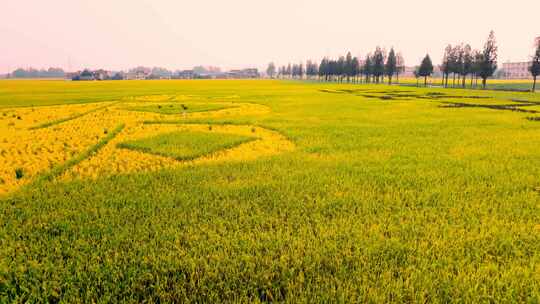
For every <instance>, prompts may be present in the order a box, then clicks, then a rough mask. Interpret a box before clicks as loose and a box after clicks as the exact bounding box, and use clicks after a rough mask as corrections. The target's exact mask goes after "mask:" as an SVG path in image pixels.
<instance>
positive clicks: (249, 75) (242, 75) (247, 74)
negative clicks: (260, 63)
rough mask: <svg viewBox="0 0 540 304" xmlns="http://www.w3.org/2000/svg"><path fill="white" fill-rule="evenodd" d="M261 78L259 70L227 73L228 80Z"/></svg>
mask: <svg viewBox="0 0 540 304" xmlns="http://www.w3.org/2000/svg"><path fill="white" fill-rule="evenodd" d="M260 76H261V75H260V74H259V70H258V69H243V70H231V71H229V72H227V73H226V78H231V79H253V78H259V77H260Z"/></svg>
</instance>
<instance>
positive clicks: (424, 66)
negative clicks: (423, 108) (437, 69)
mask: <svg viewBox="0 0 540 304" xmlns="http://www.w3.org/2000/svg"><path fill="white" fill-rule="evenodd" d="M431 74H433V62H431V58H430V57H429V54H427V55H426V57H424V59H423V60H422V63H421V64H420V68H419V69H418V76H421V77H424V86H427V78H428V76H431Z"/></svg>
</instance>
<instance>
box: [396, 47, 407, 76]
mask: <svg viewBox="0 0 540 304" xmlns="http://www.w3.org/2000/svg"><path fill="white" fill-rule="evenodd" d="M403 72H405V59H404V58H403V55H402V54H401V53H397V55H396V81H397V83H399V74H400V73H403Z"/></svg>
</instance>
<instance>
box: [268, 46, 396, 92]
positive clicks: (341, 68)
mask: <svg viewBox="0 0 540 304" xmlns="http://www.w3.org/2000/svg"><path fill="white" fill-rule="evenodd" d="M404 69H405V61H404V59H403V56H402V55H401V54H400V53H396V52H395V51H394V49H393V48H392V49H390V52H388V54H386V51H385V50H384V49H382V48H380V47H377V48H376V49H375V51H374V52H373V53H372V54H368V55H367V56H366V58H365V60H363V61H361V60H359V59H358V57H353V56H352V55H351V53H350V52H348V53H347V54H346V55H345V56H340V57H339V58H338V59H332V58H328V57H325V58H323V59H322V60H321V62H320V64H317V63H316V62H314V61H311V60H308V61H307V62H306V64H305V65H304V64H303V63H299V64H292V65H291V64H289V65H287V66H281V67H280V68H279V69H278V71H277V76H278V77H279V78H290V79H318V80H319V81H331V82H347V83H361V82H365V83H372V82H373V83H381V82H384V79H385V77H386V79H387V80H388V83H393V82H394V80H398V81H399V74H400V73H402V72H403V71H404ZM274 72H275V65H274V63H270V64H269V65H268V68H267V74H268V75H269V76H270V77H272V78H273V77H274ZM394 77H395V78H394Z"/></svg>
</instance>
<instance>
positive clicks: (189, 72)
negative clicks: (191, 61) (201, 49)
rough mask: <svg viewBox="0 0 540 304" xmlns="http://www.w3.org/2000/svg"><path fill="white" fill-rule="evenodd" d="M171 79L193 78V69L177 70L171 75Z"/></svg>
mask: <svg viewBox="0 0 540 304" xmlns="http://www.w3.org/2000/svg"><path fill="white" fill-rule="evenodd" d="M172 78H173V79H193V78H195V72H194V71H193V70H183V71H178V72H177V73H175V74H174V75H173V76H172Z"/></svg>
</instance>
